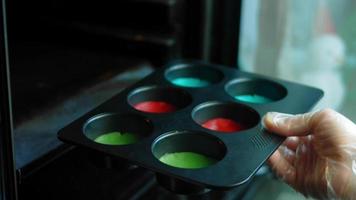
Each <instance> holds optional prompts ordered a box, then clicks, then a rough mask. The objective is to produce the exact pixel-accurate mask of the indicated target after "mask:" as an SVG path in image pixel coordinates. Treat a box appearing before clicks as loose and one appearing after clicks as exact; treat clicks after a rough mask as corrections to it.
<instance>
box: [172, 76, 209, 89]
mask: <svg viewBox="0 0 356 200" xmlns="http://www.w3.org/2000/svg"><path fill="white" fill-rule="evenodd" d="M172 83H173V84H175V85H178V86H182V87H193V88H196V87H206V86H208V85H211V83H210V82H209V81H207V80H204V79H200V78H193V77H181V78H176V79H173V80H172Z"/></svg>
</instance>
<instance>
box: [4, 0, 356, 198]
mask: <svg viewBox="0 0 356 200" xmlns="http://www.w3.org/2000/svg"><path fill="white" fill-rule="evenodd" d="M3 5H4V4H3ZM6 8H7V20H8V21H7V22H8V23H7V28H8V46H9V48H8V50H9V63H10V70H11V76H10V78H11V89H12V106H13V118H14V141H13V142H14V154H15V155H14V160H15V162H14V163H15V171H16V179H17V183H18V184H17V186H18V188H17V189H18V193H19V197H20V199H33V198H36V199H63V198H67V199H68V198H70V199H74V198H75V199H188V197H186V196H181V195H176V194H172V193H169V192H167V191H165V190H164V189H162V188H161V187H160V186H159V185H158V184H157V183H156V181H155V178H154V174H153V173H152V172H150V171H148V170H145V169H142V168H137V167H135V168H120V167H119V168H117V167H115V162H114V161H113V160H112V158H107V157H104V156H103V155H98V154H97V153H94V152H91V151H90V150H88V149H82V148H78V147H74V146H71V145H67V144H63V143H62V142H60V141H59V140H58V139H57V131H58V130H59V129H60V128H62V127H64V126H65V125H66V124H68V123H69V122H71V121H72V120H74V119H75V118H77V117H79V116H81V115H82V114H84V113H86V112H88V111H89V110H91V109H92V108H93V107H95V106H97V105H99V104H100V103H102V102H104V101H105V100H107V99H109V98H110V97H111V96H113V95H114V94H116V93H118V92H120V91H121V90H122V89H124V88H125V87H127V86H129V85H131V84H132V83H134V82H136V81H137V80H139V79H141V78H142V77H144V76H146V75H147V74H149V73H151V72H152V71H153V70H154V69H156V68H158V67H161V66H163V65H164V64H165V63H166V62H168V61H170V60H172V59H180V58H184V59H199V60H204V61H207V62H212V63H217V64H222V65H227V66H231V67H235V68H239V69H241V70H244V71H250V72H255V73H260V74H263V75H267V76H273V77H276V78H281V79H284V80H289V81H294V82H299V83H303V84H308V85H311V86H315V87H318V88H321V89H323V90H324V92H325V97H324V98H323V100H322V101H321V102H320V103H319V104H318V105H317V106H316V107H315V109H320V108H323V107H331V108H334V109H336V110H338V111H340V112H341V113H343V114H344V115H346V116H347V117H349V118H350V119H352V120H353V121H356V81H354V78H355V77H356V40H355V39H354V36H355V35H356V26H355V24H356V13H355V12H354V10H355V9H356V0H268V1H264V0H238V1H237V0H224V1H221V0H194V1H188V0H121V1H110V0H103V1H100V2H98V1H90V0H86V1H84V0H75V1H73V0H36V1H25V0H8V1H6ZM0 122H1V123H4V121H1V120H0ZM103 157H104V158H105V159H102V158H103ZM2 166H3V165H2ZM3 169H4V168H3ZM0 172H1V173H0V175H1V176H2V177H3V176H4V174H3V173H2V172H3V170H1V169H0ZM132 180H135V181H132ZM2 188H3V187H2ZM189 199H280V200H282V199H305V197H303V196H302V195H300V194H298V193H297V192H295V191H294V190H293V189H291V188H290V187H289V186H287V185H286V184H284V183H283V182H281V181H279V180H278V179H277V178H276V177H275V176H274V175H273V173H271V171H270V170H269V169H268V167H267V166H264V167H262V168H261V170H260V171H259V172H258V174H257V176H256V177H255V178H254V179H253V181H252V182H251V183H250V184H249V185H248V187H247V188H243V189H237V190H232V191H229V192H212V193H209V194H207V195H205V196H204V195H203V196H199V197H196V196H193V197H189Z"/></svg>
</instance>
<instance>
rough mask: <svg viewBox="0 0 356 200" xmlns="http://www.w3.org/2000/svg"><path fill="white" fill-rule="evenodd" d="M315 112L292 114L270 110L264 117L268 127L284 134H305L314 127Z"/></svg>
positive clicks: (279, 133) (264, 122)
mask: <svg viewBox="0 0 356 200" xmlns="http://www.w3.org/2000/svg"><path fill="white" fill-rule="evenodd" d="M314 114H315V113H305V114H298V115H290V114H285V113H278V112H268V113H267V114H266V115H265V116H264V118H263V124H264V126H265V128H266V129H268V130H269V131H271V132H274V133H276V134H278V135H282V136H305V135H308V134H309V133H310V131H311V129H312V128H313V127H312V126H313V123H312V121H313V120H312V119H313V116H314Z"/></svg>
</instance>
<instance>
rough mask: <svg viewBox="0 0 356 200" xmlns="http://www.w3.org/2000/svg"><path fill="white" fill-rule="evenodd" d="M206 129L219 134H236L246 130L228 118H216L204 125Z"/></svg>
mask: <svg viewBox="0 0 356 200" xmlns="http://www.w3.org/2000/svg"><path fill="white" fill-rule="evenodd" d="M202 126H203V127H204V128H207V129H210V130H213V131H219V132H226V133H229V132H236V131H241V130H244V129H245V128H244V126H243V125H242V124H240V123H237V122H236V121H234V120H231V119H227V118H214V119H210V120H208V121H206V122H204V123H203V124H202Z"/></svg>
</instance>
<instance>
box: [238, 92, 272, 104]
mask: <svg viewBox="0 0 356 200" xmlns="http://www.w3.org/2000/svg"><path fill="white" fill-rule="evenodd" d="M235 99H237V100H240V101H244V102H248V103H256V104H263V103H270V102H272V101H273V100H272V99H270V98H267V97H265V96H261V95H257V94H246V95H237V96H235Z"/></svg>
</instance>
